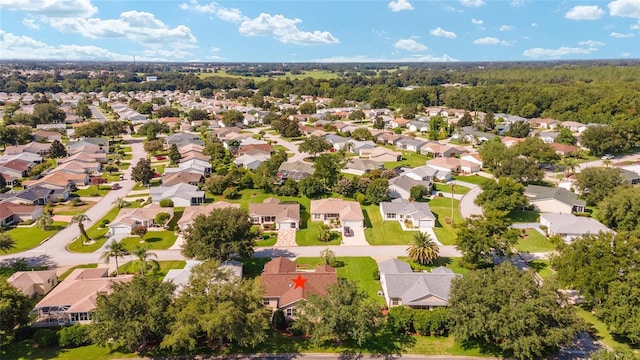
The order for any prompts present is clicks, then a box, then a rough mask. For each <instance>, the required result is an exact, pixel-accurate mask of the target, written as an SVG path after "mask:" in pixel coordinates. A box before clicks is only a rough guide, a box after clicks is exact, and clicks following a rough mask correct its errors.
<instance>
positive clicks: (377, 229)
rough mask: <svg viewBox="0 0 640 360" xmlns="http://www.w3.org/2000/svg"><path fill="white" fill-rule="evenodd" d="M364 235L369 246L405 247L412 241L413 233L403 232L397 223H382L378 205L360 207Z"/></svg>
mask: <svg viewBox="0 0 640 360" xmlns="http://www.w3.org/2000/svg"><path fill="white" fill-rule="evenodd" d="M362 213H363V215H364V223H365V226H366V227H367V228H366V229H365V230H364V235H365V237H366V238H367V242H368V243H369V244H371V245H407V244H409V241H411V239H413V235H414V234H415V232H414V231H403V230H402V228H401V227H400V224H399V223H398V222H397V221H382V214H380V207H379V206H378V205H366V206H362Z"/></svg>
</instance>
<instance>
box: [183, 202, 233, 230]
mask: <svg viewBox="0 0 640 360" xmlns="http://www.w3.org/2000/svg"><path fill="white" fill-rule="evenodd" d="M228 207H230V208H236V209H239V208H240V204H232V203H228V202H226V201H217V202H214V203H211V204H207V205H202V206H185V208H184V211H183V213H182V217H181V218H180V220H178V228H179V229H180V231H185V230H186V229H187V228H188V227H189V225H191V224H192V223H193V220H195V218H197V217H198V216H200V215H203V216H207V215H209V214H211V212H212V211H213V210H216V209H224V208H228Z"/></svg>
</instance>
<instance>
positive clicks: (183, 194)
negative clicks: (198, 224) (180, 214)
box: [149, 184, 205, 207]
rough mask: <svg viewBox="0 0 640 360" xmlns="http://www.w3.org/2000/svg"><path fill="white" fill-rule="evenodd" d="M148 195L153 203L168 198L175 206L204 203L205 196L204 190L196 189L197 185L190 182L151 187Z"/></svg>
mask: <svg viewBox="0 0 640 360" xmlns="http://www.w3.org/2000/svg"><path fill="white" fill-rule="evenodd" d="M149 196H151V200H152V201H153V202H154V203H160V200H163V199H170V200H171V201H173V206H175V207H180V206H190V205H198V204H204V198H205V196H204V191H201V190H198V187H197V186H193V185H190V184H177V185H173V186H168V187H164V186H160V187H152V188H151V189H150V190H149Z"/></svg>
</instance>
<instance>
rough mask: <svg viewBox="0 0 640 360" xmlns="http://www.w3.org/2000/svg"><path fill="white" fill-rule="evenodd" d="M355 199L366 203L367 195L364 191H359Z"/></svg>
mask: <svg viewBox="0 0 640 360" xmlns="http://www.w3.org/2000/svg"><path fill="white" fill-rule="evenodd" d="M354 199H356V201H357V202H359V203H360V204H364V203H365V201H367V197H366V196H365V195H364V194H363V193H357V194H356V196H355V197H354Z"/></svg>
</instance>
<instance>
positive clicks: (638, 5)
mask: <svg viewBox="0 0 640 360" xmlns="http://www.w3.org/2000/svg"><path fill="white" fill-rule="evenodd" d="M607 6H608V7H609V14H610V15H611V16H623V17H630V18H636V19H640V1H638V0H615V1H612V2H610V3H609V5H607Z"/></svg>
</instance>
